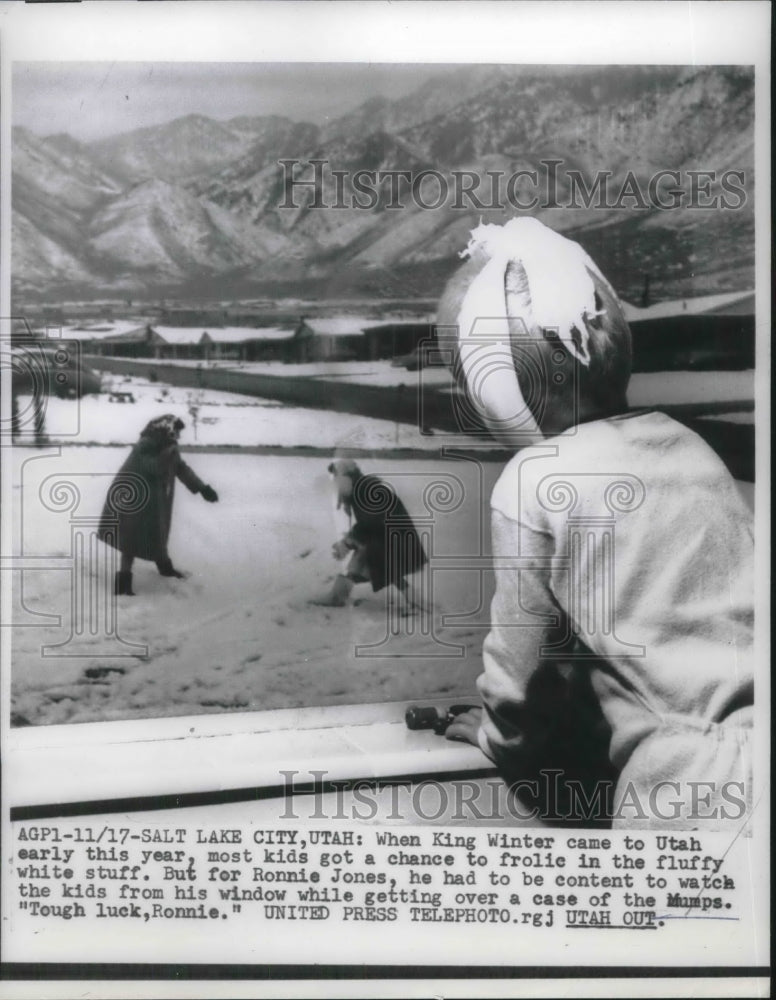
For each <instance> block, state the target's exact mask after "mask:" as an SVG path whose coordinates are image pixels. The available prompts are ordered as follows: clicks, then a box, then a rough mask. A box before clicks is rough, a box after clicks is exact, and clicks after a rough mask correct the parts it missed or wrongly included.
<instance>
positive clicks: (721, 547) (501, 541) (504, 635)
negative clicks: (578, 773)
mask: <svg viewBox="0 0 776 1000" xmlns="http://www.w3.org/2000/svg"><path fill="white" fill-rule="evenodd" d="M617 483H620V484H621V485H620V486H619V487H618V486H617ZM491 507H492V532H493V552H494V566H495V573H496V593H495V596H494V599H493V603H492V606H491V631H490V633H489V635H488V636H487V639H486V640H485V643H484V647H483V662H484V672H483V674H482V676H481V677H480V678H479V681H478V687H479V690H480V693H481V695H482V698H483V703H484V707H485V712H484V713H483V719H482V725H481V730H480V734H479V735H480V745H481V746H482V749H483V750H484V751H485V752H486V753H487V754H488V755H489V756H490V757H491V758H493V759H494V760H497V761H498V760H500V759H503V758H504V757H506V758H509V757H510V756H511V755H512V754H513V753H519V749H520V745H521V741H522V738H523V737H522V733H521V732H520V730H519V726H518V725H517V723H516V722H515V719H516V718H519V712H518V713H516V712H515V708H516V707H519V706H520V704H521V703H522V701H523V699H524V696H525V690H526V685H527V682H528V680H529V678H530V677H531V675H532V673H533V672H534V671H535V670H536V668H537V667H538V666H539V664H540V662H541V661H542V659H543V658H550V659H552V658H553V657H554V658H555V659H562V660H563V661H564V662H565V661H568V659H569V657H568V654H567V653H566V654H561V653H559V652H558V651H557V648H556V650H555V651H553V650H552V649H551V648H549V646H551V644H552V643H554V642H557V634H558V628H560V631H561V632H563V631H564V629H567V628H568V627H569V626H570V627H571V628H572V629H573V630H574V631H575V632H576V633H577V635H578V638H579V639H580V640H581V642H582V643H583V644H584V647H587V649H588V650H589V651H590V653H591V654H593V656H594V657H596V659H593V658H592V657H590V658H588V659H583V660H581V661H579V662H581V663H583V664H589V667H590V670H591V680H592V683H593V687H594V689H595V691H596V694H597V696H598V698H599V700H600V703H601V708H602V710H603V713H604V715H605V717H606V719H607V721H608V722H609V724H610V726H611V728H612V742H611V748H610V756H611V759H612V762H613V763H614V764H615V765H616V766H617V767H623V766H624V764H625V763H626V761H627V760H628V758H629V757H630V755H631V753H632V752H633V750H634V749H635V747H636V746H637V745H638V744H639V743H640V742H641V741H642V740H644V739H645V738H647V737H648V736H649V735H650V734H652V733H654V732H655V731H656V730H657V729H658V728H659V727H660V726H661V725H663V724H670V725H673V726H675V725H676V724H677V723H679V724H680V725H683V724H685V723H686V724H687V725H688V726H689V727H701V728H703V727H704V726H706V725H707V724H708V723H714V722H720V721H722V720H723V719H724V718H725V717H726V715H728V714H729V713H730V712H732V711H734V710H735V709H736V708H739V707H741V706H742V705H747V704H751V703H752V697H753V664H752V640H753V558H754V546H753V533H752V515H751V513H750V511H749V509H748V508H747V506H746V505H745V504H744V502H743V500H742V499H741V496H740V494H739V492H738V489H737V487H736V484H735V482H734V480H733V479H732V477H731V476H730V474H729V472H728V471H727V469H726V468H725V466H724V465H723V463H722V462H721V461H720V459H719V458H718V457H717V456H716V454H715V453H714V452H713V451H712V450H711V449H710V448H709V447H708V446H707V445H706V444H705V443H704V442H703V441H702V440H701V438H700V437H698V435H697V434H694V433H693V432H692V431H690V430H688V429H687V428H685V427H684V426H683V425H681V424H679V423H677V422H676V421H674V420H672V419H671V418H669V417H667V416H665V415H664V414H661V413H654V412H650V413H635V414H626V415H623V416H621V417H616V418H610V419H605V420H597V421H593V422H590V423H585V424H580V425H577V426H575V427H572V428H570V429H569V430H567V431H565V432H564V433H563V434H560V435H558V436H556V437H554V438H551V439H547V440H546V441H544V442H542V443H541V444H537V445H533V446H531V447H529V448H525V449H523V450H522V451H520V452H519V453H518V454H517V455H516V456H515V457H514V459H513V460H512V461H511V462H510V463H509V464H508V465H507V467H506V468H505V470H504V472H503V473H502V475H501V477H500V479H499V481H498V482H497V484H496V486H495V488H494V490H493V496H492V498H491ZM584 647H583V648H584Z"/></svg>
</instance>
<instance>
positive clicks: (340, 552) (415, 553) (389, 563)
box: [313, 460, 427, 611]
mask: <svg viewBox="0 0 776 1000" xmlns="http://www.w3.org/2000/svg"><path fill="white" fill-rule="evenodd" d="M329 472H330V473H331V474H332V475H333V476H334V478H335V481H336V485H337V498H338V499H337V506H338V508H340V507H341V508H344V510H345V511H346V512H347V514H348V515H349V516H350V517H351V518H352V520H353V524H352V527H351V528H350V530H349V531H348V532H346V534H345V535H344V536H343V537H342V538H341V539H340V540H339V541H338V542H335V543H334V547H333V553H334V557H335V558H336V559H344V558H345V556H346V555H347V554H348V552H352V553H353V554H352V556H351V557H350V561H349V562H348V567H347V570H346V572H345V573H340V574H339V575H338V576H337V578H336V579H335V581H334V585H333V587H332V589H331V592H330V593H329V594H327V595H326V596H324V597H322V598H319V599H318V600H315V601H313V603H314V604H321V605H324V606H327V607H343V606H344V605H345V604H346V603H347V600H348V597H349V596H350V592H351V590H352V589H353V585H354V584H356V583H371V584H372V590H373V591H375V592H377V591H380V590H383V589H384V588H385V587H387V586H389V585H390V584H393V586H394V587H396V589H397V590H398V591H399V593H400V594H401V596H402V599H403V602H404V609H405V610H407V611H409V610H411V609H412V608H413V607H415V606H416V605H417V604H418V601H416V600H415V598H414V593H413V588H412V585H411V584H410V582H409V581H408V580H407V577H408V576H409V575H410V574H412V573H415V572H416V571H417V570H419V569H422V568H423V566H425V564H426V561H427V559H426V553H425V552H424V551H423V544H422V542H421V540H420V536H419V535H418V532H417V530H416V529H415V525H414V524H413V523H412V519H411V518H410V515H409V514H408V512H407V508H406V507H405V506H404V504H403V503H402V501H401V500H400V499H399V497H398V496H397V494H396V492H395V490H394V489H393V488H392V487H391V486H390V485H389V484H388V483H386V482H385V481H384V480H382V479H380V478H379V477H377V476H372V475H365V474H364V473H363V472H362V471H361V469H360V468H359V467H358V465H356V463H355V462H352V461H348V460H340V461H338V462H333V463H332V464H331V465H330V466H329Z"/></svg>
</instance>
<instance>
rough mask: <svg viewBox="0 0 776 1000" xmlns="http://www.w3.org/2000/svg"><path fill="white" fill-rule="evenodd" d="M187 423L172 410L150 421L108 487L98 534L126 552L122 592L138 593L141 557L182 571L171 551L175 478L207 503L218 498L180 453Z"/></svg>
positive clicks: (162, 568)
mask: <svg viewBox="0 0 776 1000" xmlns="http://www.w3.org/2000/svg"><path fill="white" fill-rule="evenodd" d="M183 427H184V424H183V421H182V420H179V419H178V418H177V417H175V416H173V415H172V414H170V413H166V414H164V416H161V417H157V418H156V419H154V420H151V421H150V422H149V423H148V425H147V426H146V427H145V428H144V430H143V431H142V433H141V434H140V439H139V441H138V442H137V444H136V445H135V446H134V447H133V449H132V451H131V452H130V454H129V457H128V458H127V460H126V461H125V462H124V464H123V465H122V466H121V468H120V469H119V471H118V473H117V475H116V478H115V479H114V480H113V482H112V483H111V486H110V489H109V490H108V496H107V498H106V500H105V506H104V508H103V511H102V518H101V521H100V527H99V532H98V533H99V537H100V538H101V539H102V541H103V542H106V543H107V544H108V545H112V546H113V548H115V549H118V551H119V552H120V553H121V567H120V569H119V571H118V573H117V574H116V582H115V592H116V593H117V594H126V595H129V596H132V595H133V593H134V592H133V590H132V563H133V561H134V560H135V559H136V558H137V559H148V560H150V561H151V562H155V563H156V566H157V569H158V570H159V573H160V574H161V575H162V576H172V577H178V578H181V577H182V576H183V574H182V573H180V572H179V571H178V570H177V569H175V567H174V566H173V564H172V560H171V559H170V556H169V554H168V552H167V540H168V537H169V534H170V524H171V520H172V504H173V498H174V495H175V480H176V479H180V481H181V482H182V483H183V484H184V486H186V487H187V489H189V490H190V491H191V492H192V493H199V494H201V496H202V497H203V499H204V500H207V501H208V503H215V502H216V501H217V500H218V494H217V493H216V491H215V490H214V489H213V488H212V487H210V486H208V485H206V484H205V483H203V482H202V480H201V479H199V477H198V476H197V475H196V474H195V473H194V472H193V470H192V469H190V468H189V466H188V465H186V463H185V462H184V461H183V459H182V458H181V455H180V451H179V450H178V438H179V437H180V432H181V431H182V430H183Z"/></svg>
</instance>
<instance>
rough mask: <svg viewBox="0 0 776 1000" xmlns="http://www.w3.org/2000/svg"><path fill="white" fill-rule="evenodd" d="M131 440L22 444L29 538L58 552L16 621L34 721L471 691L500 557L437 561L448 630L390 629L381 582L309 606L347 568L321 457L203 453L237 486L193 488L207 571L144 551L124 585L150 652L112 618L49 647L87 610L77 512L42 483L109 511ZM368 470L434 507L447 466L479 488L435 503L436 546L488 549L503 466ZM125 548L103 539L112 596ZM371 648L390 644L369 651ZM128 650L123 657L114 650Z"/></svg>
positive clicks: (46, 551) (188, 511)
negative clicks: (81, 589)
mask: <svg viewBox="0 0 776 1000" xmlns="http://www.w3.org/2000/svg"><path fill="white" fill-rule="evenodd" d="M125 454H126V449H121V448H107V447H106V448H102V447H89V448H80V447H73V448H66V449H63V451H62V455H61V456H58V455H57V454H56V449H50V450H46V451H40V450H34V449H26V448H17V449H15V453H14V462H15V465H16V468H15V469H14V482H15V484H17V485H16V486H15V489H14V497H15V503H14V509H15V514H16V524H15V531H16V544H15V551H17V552H18V551H20V550H21V544H22V543H20V541H19V539H20V537H23V551H24V555H25V557H27V558H29V557H33V556H39V557H44V558H42V559H41V566H42V567H43V568H35V569H30V570H26V571H25V572H24V573H23V574H22V573H14V574H13V576H14V581H13V590H14V622H15V623H20V624H22V625H23V626H24V627H17V628H15V629H14V631H13V657H12V662H13V678H12V680H13V705H12V707H13V711H14V712H15V713H16V715H17V721H21V722H24V721H26V722H28V723H32V724H45V723H65V722H88V721H98V720H110V719H127V718H136V717H148V716H169V715H185V714H189V713H199V712H213V711H220V710H253V709H266V708H280V707H292V706H297V705H326V704H337V703H340V704H350V703H354V702H372V701H394V700H401V699H405V698H418V699H421V700H425V699H428V698H433V696H435V695H453V696H458V695H462V696H467V697H469V696H471V694H472V691H473V683H474V678H475V676H476V675H477V673H478V672H479V670H480V658H479V649H480V645H481V642H482V638H483V631H482V628H476V627H475V626H476V624H477V623H479V624H480V625H481V624H482V622H483V621H484V616H485V614H486V610H485V609H486V607H487V602H488V601H489V596H490V589H491V586H492V585H491V579H490V573H489V572H488V571H487V569H484V570H482V571H477V570H469V571H462V570H456V568H455V565H454V561H453V564H452V565H450V566H449V568H447V569H446V570H445V571H442V572H437V573H435V574H434V579H433V584H432V586H433V599H434V602H435V604H436V611H435V612H434V613H433V614H432V616H431V621H432V622H433V630H432V629H429V628H427V627H426V624H427V623H426V619H425V618H424V617H422V616H419V617H417V618H410V619H397V620H394V622H393V625H392V626H391V627H392V628H393V629H394V632H395V634H390V635H388V627H389V626H388V622H389V619H388V617H387V615H388V606H387V603H386V593H385V592H381V593H379V594H373V593H372V591H371V588H370V587H369V586H368V585H362V586H361V587H360V588H358V589H357V590H356V591H355V593H354V596H355V598H356V599H357V600H359V601H360V603H359V604H358V606H354V607H349V608H346V609H341V610H340V609H336V610H332V609H325V608H321V607H313V606H310V605H308V604H307V603H306V602H307V599H308V597H310V596H314V595H316V594H317V593H319V592H322V591H323V590H324V589H326V587H327V584H328V582H329V581H330V579H331V578H332V576H333V575H334V573H335V572H336V570H337V564H336V563H335V562H334V560H333V557H332V555H331V544H332V542H333V541H334V539H335V538H336V537H338V535H339V534H341V531H342V527H343V525H342V523H338V522H337V517H340V518H341V516H342V515H341V512H340V514H339V515H337V514H335V511H334V508H333V502H332V496H331V493H330V489H331V487H330V479H329V476H328V474H327V472H326V468H325V466H326V462H325V460H322V459H317V458H299V457H287V456H277V455H271V456H267V455H251V454H240V453H238V454H219V453H212V452H211V453H202V454H196V455H193V456H191V464H192V466H193V467H194V468H195V470H196V471H197V472H198V474H199V475H200V476H202V477H203V478H204V479H205V480H206V481H208V482H210V483H212V484H213V485H214V486H215V487H216V489H217V490H218V492H219V494H220V498H221V499H220V502H219V504H218V505H216V506H213V505H209V504H206V503H203V502H202V500H201V498H200V497H195V496H192V495H191V494H189V493H188V492H187V491H186V490H185V489H183V488H181V487H179V489H178V491H177V493H176V498H175V513H174V518H173V529H172V535H171V539H170V552H171V555H172V557H173V559H174V561H175V562H176V564H180V565H181V567H182V568H184V569H186V570H188V571H189V572H190V574H191V575H190V576H189V577H188V579H185V580H170V579H163V578H162V577H160V576H158V574H157V573H156V569H155V567H154V566H153V565H152V564H150V563H144V562H137V563H136V569H135V591H136V595H137V596H135V597H127V598H120V599H117V617H118V634H119V636H120V637H121V639H122V640H123V641H124V642H125V643H138V644H141V646H147V652H146V651H144V650H143V649H142V648H141V649H137V648H131V647H128V646H121V645H120V644H119V643H117V642H116V641H115V640H114V641H112V640H110V638H109V637H106V635H105V629H103V628H102V626H101V625H98V626H97V627H96V634H89V631H88V628H87V630H86V634H85V635H84V636H83V638H82V639H80V640H78V641H74V642H71V643H69V644H68V645H66V646H63V647H62V648H61V649H60V650H59V651H54V652H55V654H56V655H44V654H43V653H42V647H43V646H45V645H54V644H58V643H64V642H65V641H66V640H67V639H68V637H69V635H70V632H71V623H72V621H73V614H72V612H71V590H72V584H71V580H72V577H71V572H70V569H71V566H72V561H71V560H70V559H69V558H68V557H69V553H70V550H71V541H70V539H71V523H70V516H69V515H68V513H67V512H66V511H65V512H61V511H52V510H48V509H46V508H45V507H44V506H43V504H42V501H41V495H48V494H46V487H45V486H43V493H41V487H42V484H44V483H45V481H46V480H47V479H48V477H49V476H52V475H57V476H63V477H64V478H67V479H69V480H70V481H71V482H73V483H75V484H76V486H77V488H78V490H79V492H80V496H81V500H80V505H79V507H78V510H77V511H76V512H74V513H75V515H76V516H77V517H84V516H86V517H88V516H90V515H91V516H95V515H98V514H99V512H100V509H101V506H102V502H103V499H104V495H105V490H106V488H107V484H108V482H109V476H108V474H109V473H113V472H114V471H115V470H116V468H117V467H118V466H119V465H120V463H121V461H122V459H123V457H124V455H125ZM363 467H364V469H365V471H373V472H377V473H379V474H381V475H383V476H385V477H386V478H388V479H390V480H391V481H392V482H393V483H394V484H395V485H396V487H397V489H399V491H400V492H401V495H402V497H403V498H404V500H405V502H406V503H407V505H408V507H409V509H410V512H411V513H412V514H413V515H414V516H415V517H418V518H419V517H420V515H421V514H422V513H423V511H424V509H425V508H424V503H423V491H424V489H426V488H427V487H428V486H429V485H430V483H432V482H433V481H434V479H435V478H436V479H438V478H439V474H440V473H442V474H445V473H447V474H450V473H453V474H454V475H456V476H457V477H458V478H459V479H460V480H461V481H462V482H463V485H464V487H465V491H466V499H467V502H466V503H465V504H463V505H461V507H460V508H458V509H457V510H454V511H452V512H451V513H443V514H437V515H436V516H435V520H434V541H433V551H434V552H435V553H436V554H437V555H439V554H442V555H448V556H456V555H464V556H465V555H469V556H471V555H476V554H477V553H478V551H479V545H480V538H479V535H480V524H481V513H482V508H481V505H482V503H483V502H485V500H486V498H487V495H488V493H489V490H490V488H491V487H492V484H493V480H494V478H495V476H496V475H497V474H498V471H499V469H498V467H497V466H495V465H491V466H485V467H483V470H482V472H483V477H482V478H483V482H482V484H480V482H479V475H480V470H479V468H478V467H477V466H476V465H474V464H473V463H471V462H444V463H443V462H439V461H431V460H429V461H397V460H390V459H385V460H379V461H372V462H366V461H365V462H364V463H363ZM448 481H449V480H448ZM27 529H29V530H27ZM89 530H90V528H89V526H88V524H87V525H85V526H84V531H86V532H87V533H88V531H89ZM92 530H93V529H92ZM110 552H111V550H109V549H108V548H107V547H106V546H104V545H103V544H102V543H101V542H95V543H94V550H93V551H92V552H91V553H90V552H89V549H88V545H87V553H86V560H85V573H86V582H87V585H88V586H90V587H91V588H93V589H94V588H100V589H99V593H108V592H109V590H110V577H111V572H112V567H110V566H108V565H106V560H107V557H108V555H109V554H110ZM55 559H57V560H58V565H57V566H54V565H52V564H53V562H54V560H55ZM47 566H48V568H45V567H47ZM106 588H107V589H106ZM94 599H97V598H94ZM445 611H450V612H455V613H456V614H457V615H463V616H464V617H466V613H467V612H470V613H471V621H470V622H469V621H467V622H466V623H464V624H459V625H455V626H453V625H447V626H445V625H443V624H442V615H443V613H444V612H445ZM40 614H46V615H55V616H61V624H57V623H56V621H51V620H50V621H49V622H48V623H47V624H42V625H41V624H39V623H40V622H41V619H40V618H38V619H36V618H35V617H34V616H35V615H40ZM424 628H425V634H424ZM77 638H78V637H77V636H76V639H77ZM444 643H448V644H450V643H452V644H454V645H452V646H451V645H447V646H445V645H443V644H444ZM359 645H362V646H369V645H372V646H376V648H375V649H374V650H372V651H371V652H370V651H368V650H366V651H362V653H363V655H356V646H359ZM462 651H463V652H464V653H465V654H466V655H464V656H461V655H460V653H461V652H462ZM117 652H118V653H121V654H123V655H120V656H116V655H106V653H113V654H115V653H117ZM78 654H83V655H78Z"/></svg>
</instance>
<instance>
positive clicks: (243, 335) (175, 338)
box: [154, 323, 294, 344]
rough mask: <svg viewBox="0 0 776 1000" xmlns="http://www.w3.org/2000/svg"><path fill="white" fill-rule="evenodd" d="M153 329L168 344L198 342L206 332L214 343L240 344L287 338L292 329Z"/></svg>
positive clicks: (242, 327) (290, 335) (232, 327)
mask: <svg viewBox="0 0 776 1000" xmlns="http://www.w3.org/2000/svg"><path fill="white" fill-rule="evenodd" d="M154 330H155V331H156V332H157V333H158V334H159V336H160V337H162V338H164V340H166V341H167V343H168V344H199V343H200V342H201V340H202V337H203V336H204V335H205V334H206V333H207V335H208V337H209V338H210V339H211V341H213V343H214V344H242V343H245V342H246V341H249V340H287V339H290V338H291V337H293V335H294V331H293V330H289V329H284V328H281V327H277V326H271V327H250V326H161V325H158V324H156V323H155V324H154Z"/></svg>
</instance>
